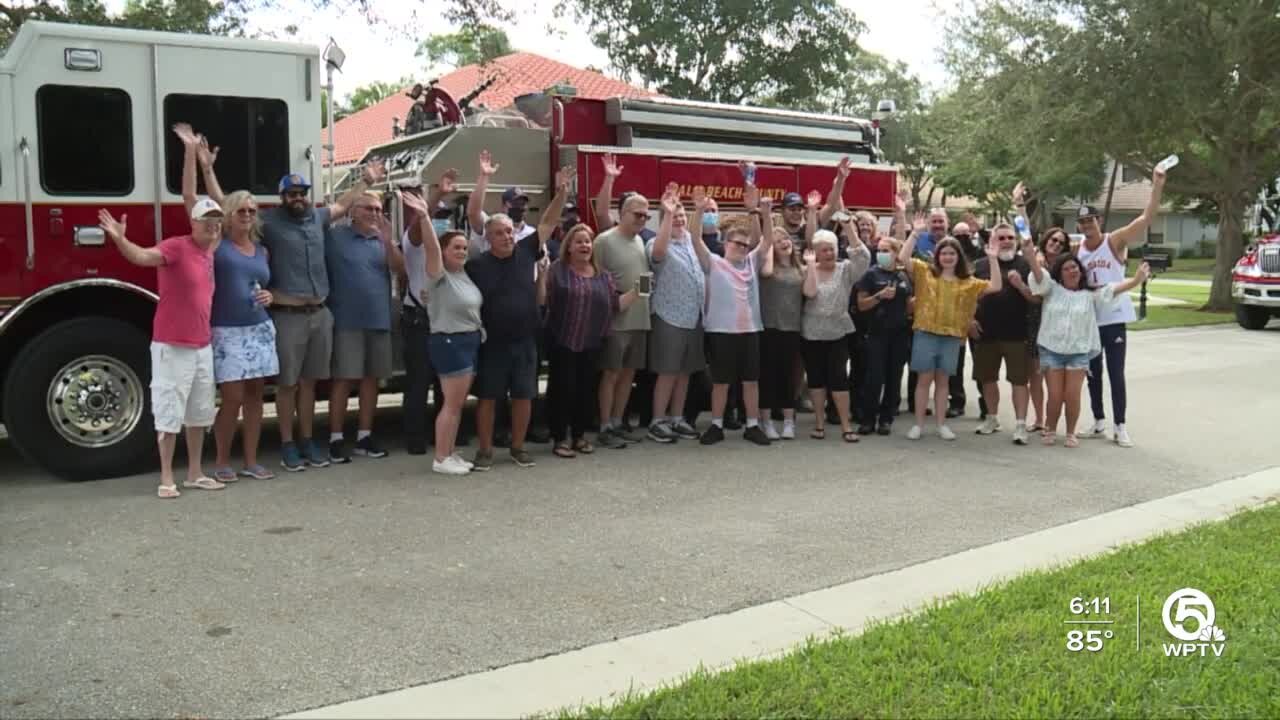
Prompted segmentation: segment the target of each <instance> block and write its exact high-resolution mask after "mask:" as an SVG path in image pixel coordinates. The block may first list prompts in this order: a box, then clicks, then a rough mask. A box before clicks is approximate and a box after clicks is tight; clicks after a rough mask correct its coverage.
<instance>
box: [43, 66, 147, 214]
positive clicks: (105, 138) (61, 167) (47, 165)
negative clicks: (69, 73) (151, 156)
mask: <svg viewBox="0 0 1280 720" xmlns="http://www.w3.org/2000/svg"><path fill="white" fill-rule="evenodd" d="M36 121H37V123H38V126H39V145H40V184H41V185H42V186H43V187H44V189H45V192H47V193H49V194H50V195H128V194H129V193H130V192H132V191H133V108H132V103H131V102H130V100H129V93H127V92H125V91H124V90H119V89H116V88H100V87H81V86H76V85H44V86H42V87H41V88H40V89H39V90H37V91H36Z"/></svg>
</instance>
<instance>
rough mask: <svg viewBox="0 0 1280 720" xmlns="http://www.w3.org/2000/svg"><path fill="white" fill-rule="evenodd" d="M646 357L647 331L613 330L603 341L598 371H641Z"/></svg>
mask: <svg viewBox="0 0 1280 720" xmlns="http://www.w3.org/2000/svg"><path fill="white" fill-rule="evenodd" d="M648 355H649V331H648V330H614V331H613V332H612V333H610V334H609V335H608V336H606V337H605V339H604V347H603V348H602V349H601V352H600V369H601V370H643V369H644V367H645V362H646V360H647V359H648Z"/></svg>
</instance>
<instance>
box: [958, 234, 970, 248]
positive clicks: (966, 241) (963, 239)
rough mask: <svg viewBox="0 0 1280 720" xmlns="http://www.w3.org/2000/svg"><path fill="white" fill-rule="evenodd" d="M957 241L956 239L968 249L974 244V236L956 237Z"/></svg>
mask: <svg viewBox="0 0 1280 720" xmlns="http://www.w3.org/2000/svg"><path fill="white" fill-rule="evenodd" d="M955 239H956V240H958V241H960V244H961V245H964V246H966V247H967V246H969V245H970V244H971V243H972V242H973V236H972V235H956V236H955Z"/></svg>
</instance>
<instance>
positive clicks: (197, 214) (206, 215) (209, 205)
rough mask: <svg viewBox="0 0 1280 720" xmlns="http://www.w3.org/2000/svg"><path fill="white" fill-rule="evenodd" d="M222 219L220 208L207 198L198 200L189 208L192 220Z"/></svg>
mask: <svg viewBox="0 0 1280 720" xmlns="http://www.w3.org/2000/svg"><path fill="white" fill-rule="evenodd" d="M221 217H222V206H221V205H218V203H216V202H214V201H212V200H210V199H209V198H200V199H199V200H197V201H196V204H195V205H192V206H191V219H192V220H209V219H212V218H221Z"/></svg>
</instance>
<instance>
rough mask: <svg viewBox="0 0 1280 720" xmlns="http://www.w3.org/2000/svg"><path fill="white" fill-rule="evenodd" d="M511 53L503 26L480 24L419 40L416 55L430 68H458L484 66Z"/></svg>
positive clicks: (509, 43) (509, 41)
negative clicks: (501, 27)
mask: <svg viewBox="0 0 1280 720" xmlns="http://www.w3.org/2000/svg"><path fill="white" fill-rule="evenodd" d="M511 52H512V48H511V40H510V39H509V38H508V37H507V34H506V33H505V32H503V31H502V30H501V29H500V28H496V27H492V26H489V25H476V26H472V27H466V28H463V29H462V30H459V31H458V32H452V33H445V34H438V35H431V36H429V37H427V38H426V39H425V40H423V41H422V42H420V43H418V49H417V50H416V51H415V52H414V56H415V57H420V58H422V59H423V62H424V63H425V64H426V66H427V67H428V68H433V67H440V66H443V67H449V68H458V67H462V66H464V65H483V64H485V63H488V62H489V61H491V60H493V59H495V58H500V57H502V56H503V55H509V54H511Z"/></svg>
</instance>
